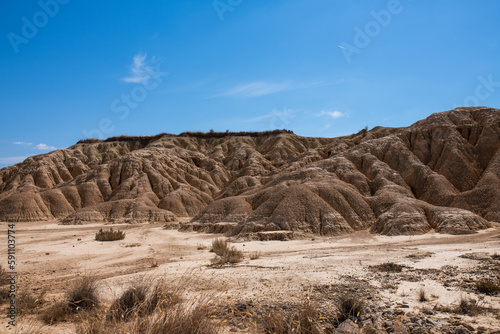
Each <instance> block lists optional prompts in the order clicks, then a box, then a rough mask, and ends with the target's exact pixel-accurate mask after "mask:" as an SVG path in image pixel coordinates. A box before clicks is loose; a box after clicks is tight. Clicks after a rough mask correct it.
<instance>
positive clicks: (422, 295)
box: [418, 288, 429, 303]
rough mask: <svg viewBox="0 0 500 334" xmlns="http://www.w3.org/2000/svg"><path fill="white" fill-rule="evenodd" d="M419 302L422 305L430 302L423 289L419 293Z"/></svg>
mask: <svg viewBox="0 0 500 334" xmlns="http://www.w3.org/2000/svg"><path fill="white" fill-rule="evenodd" d="M418 300H419V302H421V303H423V302H426V301H428V300H429V299H428V298H427V294H426V293H425V290H424V288H421V289H420V290H419V291H418Z"/></svg>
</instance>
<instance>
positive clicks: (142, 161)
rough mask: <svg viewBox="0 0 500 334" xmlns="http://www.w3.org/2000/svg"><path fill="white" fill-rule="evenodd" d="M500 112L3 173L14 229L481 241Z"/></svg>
mask: <svg viewBox="0 0 500 334" xmlns="http://www.w3.org/2000/svg"><path fill="white" fill-rule="evenodd" d="M499 111H500V110H497V109H490V108H484V107H481V108H479V107H477V108H457V109H454V110H450V111H447V112H443V113H437V114H433V115H431V116H430V117H428V118H427V119H424V120H422V121H419V122H417V123H415V124H413V125H411V126H410V127H407V128H384V127H376V128H374V129H372V130H370V131H367V130H362V131H360V132H359V133H357V134H353V135H351V136H346V137H339V138H307V137H300V136H297V135H295V134H293V133H291V132H290V131H271V132H265V133H255V132H248V133H231V132H227V133H215V132H210V133H183V134H181V135H171V134H160V135H157V136H153V137H126V136H121V137H114V138H109V139H107V140H96V139H88V140H83V141H80V142H79V143H77V144H76V145H74V146H71V147H69V148H67V149H63V150H57V151H54V152H51V153H48V154H44V155H39V156H34V157H30V158H28V159H26V160H25V161H24V162H22V163H20V164H17V165H15V166H10V167H6V168H3V169H2V170H0V220H1V221H39V220H51V219H60V220H61V221H63V222H64V223H66V224H82V223H87V222H97V221H110V222H115V221H116V222H122V221H128V222H147V221H154V222H171V221H174V220H176V219H177V218H179V217H194V218H193V219H192V221H191V223H190V224H186V225H185V226H183V227H182V228H183V229H192V230H203V231H214V232H216V231H219V232H220V231H224V232H228V233H229V234H232V235H246V234H248V233H263V232H273V231H276V232H279V231H292V232H298V233H299V232H300V233H316V234H322V235H337V234H344V233H351V232H354V231H358V230H363V229H371V231H372V232H373V233H382V234H388V235H398V234H422V233H426V232H428V231H431V230H435V231H438V232H443V233H452V234H463V233H472V232H474V231H477V230H479V229H484V228H487V227H488V226H489V223H488V221H500V210H499V209H498V208H499V207H500V153H499V149H498V148H499V147H500V114H499Z"/></svg>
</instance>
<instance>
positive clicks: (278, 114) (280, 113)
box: [245, 107, 297, 122]
mask: <svg viewBox="0 0 500 334" xmlns="http://www.w3.org/2000/svg"><path fill="white" fill-rule="evenodd" d="M296 114H297V110H293V109H288V108H286V107H285V108H283V109H282V110H279V109H273V110H271V111H270V112H269V113H267V114H264V115H260V116H257V117H253V118H250V119H247V120H245V121H246V122H259V121H262V120H265V119H270V118H277V119H281V120H290V119H292V118H295V116H296Z"/></svg>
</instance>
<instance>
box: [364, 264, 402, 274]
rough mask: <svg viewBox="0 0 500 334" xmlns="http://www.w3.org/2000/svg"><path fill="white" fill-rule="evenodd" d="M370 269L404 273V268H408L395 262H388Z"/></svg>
mask: <svg viewBox="0 0 500 334" xmlns="http://www.w3.org/2000/svg"><path fill="white" fill-rule="evenodd" d="M370 268H372V269H373V270H376V271H383V272H390V273H400V272H401V271H403V268H406V266H404V265H401V264H397V263H394V262H386V263H382V264H379V265H376V266H370Z"/></svg>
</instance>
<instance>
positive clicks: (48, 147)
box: [35, 143, 56, 151]
mask: <svg viewBox="0 0 500 334" xmlns="http://www.w3.org/2000/svg"><path fill="white" fill-rule="evenodd" d="M35 147H36V148H37V149H39V150H42V151H46V150H55V149H56V148H55V147H54V146H49V145H47V144H43V143H40V144H38V145H36V146H35Z"/></svg>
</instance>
